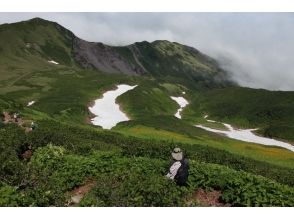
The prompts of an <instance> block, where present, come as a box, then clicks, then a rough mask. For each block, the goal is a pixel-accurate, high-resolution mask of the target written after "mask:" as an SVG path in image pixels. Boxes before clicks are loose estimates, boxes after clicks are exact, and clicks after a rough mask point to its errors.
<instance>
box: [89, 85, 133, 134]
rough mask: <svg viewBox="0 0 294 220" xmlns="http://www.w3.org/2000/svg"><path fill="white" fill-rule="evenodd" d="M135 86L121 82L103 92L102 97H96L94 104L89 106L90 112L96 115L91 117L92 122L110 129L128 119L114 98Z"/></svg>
mask: <svg viewBox="0 0 294 220" xmlns="http://www.w3.org/2000/svg"><path fill="white" fill-rule="evenodd" d="M136 86H137V85H135V86H129V85H125V84H121V85H118V86H117V89H115V90H110V91H107V92H105V93H104V94H103V97H102V98H100V99H96V100H95V103H94V105H93V106H92V107H89V110H90V112H92V113H93V114H94V115H96V117H94V118H92V119H91V122H92V124H94V125H100V126H101V127H102V128H104V129H111V128H112V127H114V126H115V125H116V124H117V123H119V122H122V121H128V120H130V119H129V118H128V117H127V115H126V114H125V113H123V112H122V111H121V110H120V109H119V105H118V104H116V103H115V100H116V98H117V97H118V96H120V95H122V94H124V93H125V92H127V91H129V90H132V89H134V88H135V87H136Z"/></svg>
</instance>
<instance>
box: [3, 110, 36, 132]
mask: <svg viewBox="0 0 294 220" xmlns="http://www.w3.org/2000/svg"><path fill="white" fill-rule="evenodd" d="M2 114H3V116H4V118H3V119H4V120H3V122H4V124H9V123H14V124H17V125H18V126H20V127H22V128H23V129H25V132H30V131H31V128H29V127H26V126H25V122H27V121H24V120H23V119H22V118H20V117H18V118H17V121H15V119H14V118H13V115H10V114H9V113H8V112H3V113H2Z"/></svg>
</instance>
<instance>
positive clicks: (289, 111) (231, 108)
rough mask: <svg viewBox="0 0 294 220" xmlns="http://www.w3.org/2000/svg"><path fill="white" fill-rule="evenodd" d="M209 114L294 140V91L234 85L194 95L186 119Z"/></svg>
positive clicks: (235, 123) (220, 119)
mask: <svg viewBox="0 0 294 220" xmlns="http://www.w3.org/2000/svg"><path fill="white" fill-rule="evenodd" d="M205 112H206V113H208V114H209V116H210V118H214V119H216V120H219V121H223V122H228V123H232V124H234V125H236V126H238V127H247V128H248V127H249V128H252V127H259V128H261V132H260V133H261V134H263V135H266V136H269V137H278V138H281V139H285V140H290V141H293V138H294V136H293V132H292V131H293V124H294V115H293V112H294V92H282V91H268V90H258V89H249V88H241V87H231V88H225V89H214V90H211V91H207V92H203V93H202V94H201V95H198V96H197V97H194V98H193V101H192V104H191V105H189V106H188V107H187V109H186V110H185V111H184V119H187V120H192V121H197V120H199V117H203V115H204V113H205Z"/></svg>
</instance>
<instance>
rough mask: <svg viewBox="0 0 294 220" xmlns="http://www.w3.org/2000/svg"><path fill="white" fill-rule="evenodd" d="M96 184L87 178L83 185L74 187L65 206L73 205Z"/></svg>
mask: <svg viewBox="0 0 294 220" xmlns="http://www.w3.org/2000/svg"><path fill="white" fill-rule="evenodd" d="M95 185H96V182H95V181H94V180H87V181H86V182H85V184H84V185H82V186H79V187H77V188H75V189H74V190H73V191H72V192H70V194H71V198H70V200H69V201H68V203H67V206H74V205H77V204H79V203H80V201H81V200H82V198H83V197H84V196H85V195H86V194H87V193H88V192H89V191H90V190H91V189H92V188H93V187H94V186H95Z"/></svg>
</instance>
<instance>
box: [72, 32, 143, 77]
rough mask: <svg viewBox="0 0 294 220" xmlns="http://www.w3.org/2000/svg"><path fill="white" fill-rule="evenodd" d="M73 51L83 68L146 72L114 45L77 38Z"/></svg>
mask: <svg viewBox="0 0 294 220" xmlns="http://www.w3.org/2000/svg"><path fill="white" fill-rule="evenodd" d="M73 52H74V58H75V60H76V62H77V63H78V64H79V65H81V66H82V67H83V68H87V69H97V70H100V71H102V72H106V73H124V74H127V75H141V74H143V73H144V72H145V70H144V69H143V68H140V67H138V66H137V65H135V64H133V63H131V62H128V61H127V60H126V59H125V58H124V57H122V56H121V55H120V54H119V53H118V52H117V51H115V49H113V47H110V46H107V45H104V44H102V43H92V42H87V41H84V40H81V39H78V38H77V39H76V40H75V43H74V50H73Z"/></svg>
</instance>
